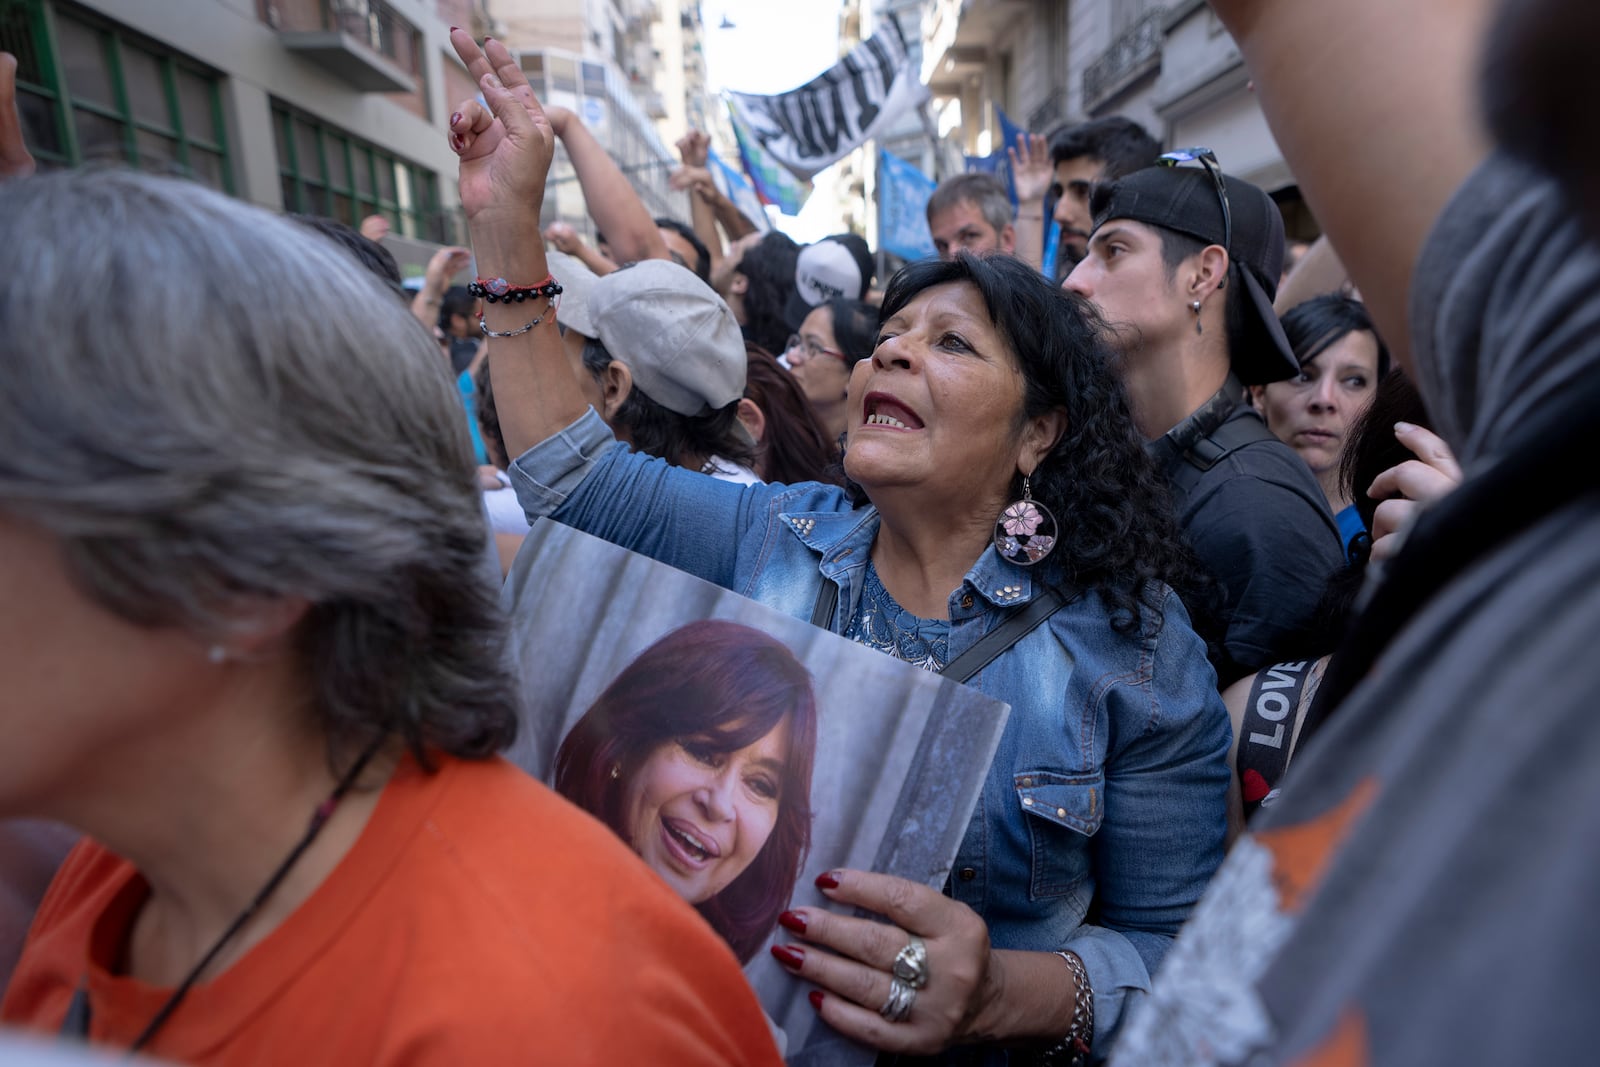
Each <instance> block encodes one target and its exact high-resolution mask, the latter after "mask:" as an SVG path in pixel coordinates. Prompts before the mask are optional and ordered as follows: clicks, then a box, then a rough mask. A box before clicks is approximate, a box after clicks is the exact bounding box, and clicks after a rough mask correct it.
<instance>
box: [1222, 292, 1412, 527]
mask: <svg viewBox="0 0 1600 1067" xmlns="http://www.w3.org/2000/svg"><path fill="white" fill-rule="evenodd" d="M1283 332H1284V336H1285V337H1287V338H1288V339H1289V347H1290V348H1291V349H1292V350H1293V351H1294V357H1295V359H1296V360H1298V361H1299V363H1300V373H1299V374H1298V375H1296V376H1295V377H1293V378H1290V379H1289V380H1287V381H1282V382H1272V383H1270V384H1267V385H1253V386H1251V387H1250V399H1251V403H1252V404H1253V405H1254V406H1255V409H1256V410H1257V411H1259V412H1260V413H1261V418H1262V419H1263V420H1264V421H1265V422H1266V424H1267V428H1268V429H1270V430H1271V431H1272V432H1273V433H1275V434H1277V435H1278V438H1279V439H1280V440H1282V441H1283V443H1284V444H1286V445H1288V446H1289V447H1290V448H1292V449H1294V450H1295V452H1296V453H1297V454H1298V455H1299V456H1300V458H1301V459H1303V460H1305V462H1306V465H1307V466H1308V467H1310V468H1311V472H1312V473H1313V474H1315V475H1316V476H1317V481H1318V483H1319V484H1321V486H1322V492H1323V494H1324V495H1325V496H1326V497H1327V498H1328V506H1329V507H1330V508H1332V509H1333V513H1334V517H1335V518H1336V519H1337V520H1338V522H1339V538H1340V540H1341V541H1342V542H1343V544H1344V546H1345V552H1346V556H1347V557H1349V555H1350V545H1351V543H1352V542H1353V541H1354V539H1355V538H1356V537H1357V535H1359V534H1361V533H1363V532H1365V530H1366V527H1364V526H1363V525H1362V524H1361V518H1360V516H1359V514H1358V513H1357V511H1356V508H1355V506H1354V503H1353V497H1352V496H1351V494H1350V493H1349V492H1348V491H1346V490H1345V489H1344V488H1343V486H1341V485H1340V482H1339V457H1340V455H1341V454H1343V452H1344V450H1345V448H1344V445H1345V439H1346V436H1347V434H1348V433H1349V432H1350V426H1351V424H1352V423H1354V422H1355V420H1356V419H1357V417H1359V416H1360V414H1361V412H1362V411H1363V409H1365V408H1366V406H1367V404H1369V403H1370V402H1371V401H1372V395H1373V393H1374V392H1375V391H1376V390H1377V388H1378V382H1379V381H1381V380H1382V379H1383V376H1384V375H1385V374H1387V373H1389V349H1388V347H1387V346H1385V345H1384V343H1383V339H1382V338H1380V337H1379V336H1378V332H1377V327H1375V326H1374V325H1373V324H1372V316H1370V315H1368V314H1367V307H1366V305H1365V304H1363V303H1362V302H1361V301H1359V300H1353V299H1351V298H1350V297H1348V296H1341V295H1339V294H1338V293H1329V294H1327V295H1325V296H1318V297H1313V298H1311V299H1310V300H1307V301H1305V302H1304V303H1300V304H1296V305H1295V306H1294V307H1292V308H1290V309H1289V310H1288V311H1287V312H1285V313H1284V315H1283Z"/></svg>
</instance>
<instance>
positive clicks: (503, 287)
mask: <svg viewBox="0 0 1600 1067" xmlns="http://www.w3.org/2000/svg"><path fill="white" fill-rule="evenodd" d="M467 292H469V293H471V294H472V295H473V296H476V297H479V298H481V299H483V300H485V301H487V302H488V303H490V304H511V303H518V304H520V303H522V302H523V301H524V300H536V299H538V298H539V297H541V296H542V297H544V298H545V299H547V300H554V299H555V298H556V297H558V296H560V295H561V283H560V282H558V281H556V279H555V276H554V275H550V274H546V275H545V276H544V281H542V282H540V283H538V284H537V285H512V284H511V283H510V282H508V281H506V280H505V279H504V278H479V279H477V280H476V281H474V282H472V283H471V284H469V285H468V286H467Z"/></svg>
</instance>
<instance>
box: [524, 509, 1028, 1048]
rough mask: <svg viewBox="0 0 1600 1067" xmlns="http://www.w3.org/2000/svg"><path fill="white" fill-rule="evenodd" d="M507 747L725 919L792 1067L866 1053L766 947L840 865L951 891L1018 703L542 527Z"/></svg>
mask: <svg viewBox="0 0 1600 1067" xmlns="http://www.w3.org/2000/svg"><path fill="white" fill-rule="evenodd" d="M504 600H505V603H506V605H507V607H508V609H509V610H510V613H511V617H512V631H513V648H514V651H515V653H516V655H517V657H518V660H519V677H520V679H521V685H522V698H523V705H524V711H523V714H524V721H523V723H522V729H521V731H520V733H519V736H518V740H517V743H516V744H515V746H513V748H512V749H511V750H510V751H509V752H508V755H509V756H510V757H511V758H512V759H513V760H515V761H516V762H517V763H518V764H519V765H521V766H522V767H524V768H525V769H527V770H528V771H529V772H530V773H532V774H534V775H536V776H537V777H539V778H541V779H543V780H545V781H547V782H549V783H550V784H552V785H553V786H554V787H555V788H556V790H557V791H558V792H560V793H562V794H563V795H564V796H566V797H567V798H568V799H570V800H572V801H573V802H574V803H576V804H578V805H579V806H581V807H583V808H585V809H586V810H588V811H589V812H591V813H592V814H594V815H595V816H596V817H597V818H599V819H600V820H601V821H602V822H605V823H606V824H607V825H608V826H610V827H611V828H612V830H614V831H615V832H616V833H617V834H618V836H619V837H621V838H623V839H624V840H625V841H627V842H628V843H629V844H630V845H631V846H632V847H633V849H634V851H636V852H637V853H639V855H640V857H641V858H642V859H644V860H645V862H646V863H647V864H649V865H650V867H651V868H653V869H654V870H655V871H656V873H657V874H659V875H660V876H661V877H662V878H663V879H664V880H665V881H666V882H667V884H668V885H670V886H672V887H673V888H674V889H675V890H677V891H678V893H679V894H680V895H682V896H683V898H684V899H685V900H687V901H689V902H690V903H691V904H693V905H694V906H695V907H696V908H697V909H698V910H699V911H700V913H701V914H702V915H703V916H704V917H705V918H706V920H707V922H708V923H710V925H711V926H712V928H713V929H715V930H717V931H718V932H719V933H720V934H722V936H723V938H724V939H725V940H727V942H728V944H729V945H730V946H731V947H732V948H733V951H734V953H735V955H736V956H738V958H739V960H740V962H741V963H743V964H744V966H745V973H746V975H747V976H748V977H749V979H750V982H751V984H752V986H753V987H754V988H755V990H756V993H757V995H758V996H759V997H760V999H761V1002H762V1006H763V1007H764V1008H765V1010H766V1012H767V1015H768V1017H769V1018H770V1019H771V1020H772V1022H773V1026H774V1032H775V1034H776V1036H777V1037H778V1039H779V1042H780V1044H781V1045H782V1046H783V1047H784V1051H785V1055H786V1058H787V1060H788V1062H789V1063H790V1064H792V1065H796V1067H799V1065H810V1064H823V1063H827V1064H863V1065H865V1064H870V1063H871V1062H873V1058H874V1054H873V1053H872V1052H871V1051H870V1050H868V1049H864V1048H860V1047H858V1046H855V1045H854V1044H851V1043H849V1042H846V1041H844V1040H843V1039H842V1038H840V1037H839V1036H838V1035H837V1034H835V1033H834V1032H833V1031H832V1030H830V1029H829V1028H828V1027H827V1026H826V1025H823V1024H821V1023H820V1022H818V1020H817V1018H816V1015H815V1013H814V1012H813V1011H812V1009H811V1006H810V1005H809V1004H808V1003H807V1002H806V999H805V994H804V990H803V989H802V988H801V986H800V984H799V983H796V982H794V981H793V980H792V979H791V978H790V977H789V976H788V975H786V974H784V973H783V972H782V969H781V968H780V967H779V966H778V964H777V963H776V962H775V961H774V960H773V959H772V958H771V956H770V954H769V953H768V952H767V951H766V950H767V947H768V946H769V945H771V944H772V943H773V941H774V935H775V934H776V933H778V932H779V931H778V927H777V919H778V916H779V915H780V914H781V913H782V912H783V911H784V910H786V909H788V908H791V907H795V906H799V905H804V906H807V907H827V906H829V904H828V901H827V899H826V898H825V897H824V896H823V895H822V894H821V893H819V892H818V891H817V890H816V889H815V888H814V886H813V880H814V879H815V877H816V876H817V875H818V874H820V873H822V872H824V871H828V870H831V869H833V868H835V867H855V868H862V869H870V870H875V871H881V872H883V873H887V874H895V875H899V876H901V877H905V878H912V879H916V880H918V881H921V882H924V883H926V884H928V885H932V886H940V885H943V884H944V881H945V879H946V877H947V876H948V874H949V872H950V866H951V863H952V861H953V859H954V857H955V854H956V850H957V847H958V845H959V844H960V842H961V837H962V834H963V833H964V832H965V831H966V829H967V824H968V820H969V819H970V817H971V814H972V810H973V805H974V804H975V803H976V802H977V798H978V795H979V792H980V788H981V784H982V780H983V776H984V773H985V770H986V768H987V766H988V763H989V761H990V759H991V758H992V755H993V751H994V747H995V745H996V744H997V742H998V740H999V736H1000V732H1001V730H1002V729H1003V727H1004V725H1005V720H1006V715H1007V713H1008V709H1007V708H1006V706H1005V705H1004V704H1001V703H998V702H996V701H994V700H991V699H990V698H988V697H985V696H983V695H982V694H980V693H978V692H977V691H975V690H971V689H968V688H967V687H965V686H961V685H957V684H955V683H953V682H950V681H948V680H946V679H942V678H940V677H939V676H937V675H935V674H930V673H928V672H926V671H922V670H918V669H916V668H914V667H911V666H909V665H907V664H905V663H903V662H900V661H898V660H895V659H893V658H891V657H889V656H884V655H882V654H879V653H875V652H873V651H872V650H870V649H868V648H865V647H862V646H860V645H857V644H855V643H854V642H851V641H848V640H845V639H844V638H841V637H837V636H835V635H834V634H831V633H829V632H827V631H825V630H822V629H819V628H817V627H813V626H811V625H809V624H808V623H806V622H804V621H802V620H797V619H793V618H790V617H788V616H785V615H782V614H780V613H778V612H775V611H773V610H772V609H770V608H767V607H765V606H764V605H761V604H758V603H756V602H755V601H751V600H747V599H745V598H743V597H740V596H738V595H737V594H734V593H731V592H728V591H727V590H724V589H721V588H719V587H717V586H714V585H711V584H710V583H707V582H704V581H701V580H700V579H698V578H695V577H693V576H691V575H688V574H685V573H684V572H682V571H678V570H675V569H673V568H671V567H668V566H666V565H664V564H660V563H657V562H655V561H653V560H650V559H648V558H646V557H644V556H640V555H636V554H634V553H632V552H629V551H627V550H625V549H621V548H617V547H616V546H614V545H611V544H609V543H607V542H604V541H601V540H599V539H597V538H593V537H590V536H588V535H586V534H583V533H579V532H577V531H575V530H572V529H570V528H568V527H565V526H560V525H558V524H555V523H552V522H550V521H548V520H541V521H540V522H538V523H536V524H535V526H534V529H533V532H532V533H531V534H530V535H529V537H528V540H527V542H526V543H525V545H524V547H523V549H522V552H521V553H520V554H519V555H518V557H517V561H516V564H515V565H514V566H513V568H512V570H511V574H510V576H509V577H508V578H507V582H506V586H505V592H504Z"/></svg>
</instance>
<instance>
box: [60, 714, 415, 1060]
mask: <svg viewBox="0 0 1600 1067" xmlns="http://www.w3.org/2000/svg"><path fill="white" fill-rule="evenodd" d="M384 740H385V737H384V736H383V735H380V736H378V737H377V738H374V739H373V742H372V744H370V745H368V746H367V748H366V750H365V751H364V752H362V753H361V756H360V758H359V759H357V760H356V761H355V763H354V764H352V765H351V767H350V769H349V770H348V771H346V772H345V774H344V777H343V778H341V779H339V784H338V785H336V786H334V787H333V792H332V793H329V794H328V798H327V799H326V800H324V801H323V802H322V803H321V804H318V805H317V810H316V811H314V812H313V813H312V814H311V822H310V824H309V825H308V826H307V827H306V832H305V833H304V834H302V835H301V837H300V840H299V841H298V842H296V843H295V846H294V848H292V849H290V850H289V854H288V855H287V856H285V857H284V858H283V862H282V863H280V864H278V868H277V870H275V871H273V872H272V874H271V875H270V876H269V877H268V878H267V881H266V884H265V885H263V886H262V887H261V889H260V890H259V891H257V893H256V895H255V897H254V898H253V899H252V900H251V901H250V903H249V904H246V905H245V907H244V910H243V911H241V912H240V913H239V914H238V915H236V916H235V917H234V920H233V922H231V923H229V924H228V928H227V929H226V930H224V931H222V936H220V937H218V938H217V940H216V941H215V942H214V943H213V944H212V945H211V947H210V948H209V949H207V950H206V954H205V955H204V956H202V957H200V962H199V963H197V964H195V965H194V967H193V968H192V969H191V970H190V971H189V973H188V974H187V975H185V976H184V978H183V981H181V982H179V983H178V987H177V988H176V989H174V990H173V991H172V996H170V997H168V998H167V1000H166V1003H164V1004H162V1005H161V1007H160V1008H159V1009H158V1010H157V1011H156V1013H155V1015H154V1016H152V1017H151V1019H150V1021H149V1022H148V1023H147V1024H145V1028H144V1029H143V1030H142V1031H140V1032H139V1036H138V1037H136V1038H134V1039H133V1044H131V1045H129V1046H128V1053H129V1054H130V1055H132V1054H133V1053H135V1052H138V1051H139V1050H140V1049H142V1048H143V1047H144V1046H145V1045H147V1044H149V1043H150V1040H151V1039H152V1038H154V1037H155V1036H156V1033H157V1031H159V1030H160V1029H161V1027H162V1026H164V1025H165V1024H166V1022H167V1020H168V1019H170V1018H171V1017H172V1013H173V1012H175V1011H177V1010H178V1005H179V1004H182V1003H183V998H184V997H186V996H188V995H189V990H190V989H192V988H193V987H194V984H195V983H196V982H198V981H199V980H200V976H201V975H202V974H204V973H205V970H206V968H207V967H209V966H211V964H212V962H213V961H214V960H216V958H217V956H218V955H219V954H220V953H221V952H222V950H223V949H224V948H225V947H226V946H227V944H228V942H230V941H232V940H233V939H234V938H235V937H237V936H238V934H239V931H240V930H243V929H244V926H245V924H246V923H248V922H249V921H250V920H251V919H252V918H254V917H255V914H256V913H257V912H259V911H260V910H261V908H262V906H263V905H265V904H266V902H267V900H268V898H270V897H271V896H272V894H273V892H274V891H276V890H277V888H278V886H279V885H281V884H282V883H283V880H284V879H285V878H287V877H288V876H289V872H290V871H291V870H293V869H294V865H295V863H296V862H297V861H298V860H299V859H300V857H301V856H302V855H304V854H305V851H306V849H308V848H310V847H311V844H312V842H314V841H315V840H316V839H317V835H318V834H320V833H321V832H322V828H323V827H324V826H326V825H328V820H329V819H330V818H332V816H333V812H334V809H336V808H337V807H338V806H339V801H340V800H342V799H344V795H345V794H346V793H348V792H350V790H351V789H352V788H353V787H354V786H355V784H356V779H357V778H358V777H360V775H361V772H362V770H363V769H364V768H365V767H366V765H367V762H368V761H369V760H371V759H372V757H373V756H374V755H375V754H376V753H377V751H378V749H379V747H381V746H382V744H383V742H384ZM69 1014H70V1013H69ZM85 1022H86V1023H87V1019H85ZM85 1036H87V1025H85Z"/></svg>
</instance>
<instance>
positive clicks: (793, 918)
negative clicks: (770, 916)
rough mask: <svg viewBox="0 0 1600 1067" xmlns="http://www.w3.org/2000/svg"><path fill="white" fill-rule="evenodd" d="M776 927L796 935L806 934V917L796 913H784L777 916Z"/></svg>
mask: <svg viewBox="0 0 1600 1067" xmlns="http://www.w3.org/2000/svg"><path fill="white" fill-rule="evenodd" d="M778 925H779V926H781V927H783V928H784V929H785V930H793V931H794V932H795V933H797V934H803V933H805V932H806V917H805V916H804V915H801V914H800V913H799V912H798V911H786V912H784V913H783V914H782V915H780V916H778Z"/></svg>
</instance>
